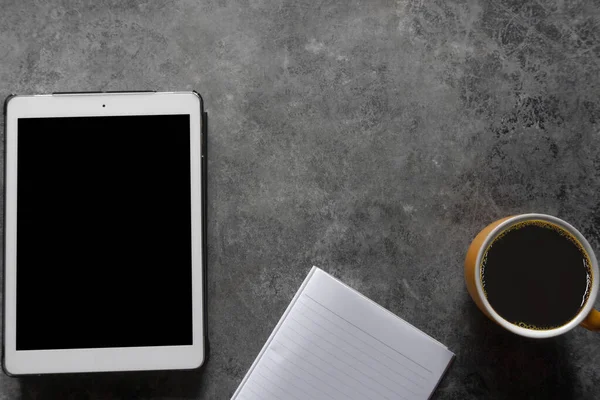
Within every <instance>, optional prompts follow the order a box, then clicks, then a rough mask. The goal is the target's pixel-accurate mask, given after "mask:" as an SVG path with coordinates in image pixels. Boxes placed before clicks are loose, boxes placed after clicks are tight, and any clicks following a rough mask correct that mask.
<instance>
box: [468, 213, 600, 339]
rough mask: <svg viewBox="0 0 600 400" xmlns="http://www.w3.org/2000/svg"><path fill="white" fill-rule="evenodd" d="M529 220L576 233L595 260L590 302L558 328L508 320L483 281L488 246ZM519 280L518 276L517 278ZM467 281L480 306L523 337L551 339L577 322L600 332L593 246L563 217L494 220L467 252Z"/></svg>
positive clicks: (521, 217) (574, 234) (597, 284)
mask: <svg viewBox="0 0 600 400" xmlns="http://www.w3.org/2000/svg"><path fill="white" fill-rule="evenodd" d="M529 220H541V221H546V222H549V223H551V224H554V225H557V226H558V227H560V228H562V229H564V230H566V231H567V232H569V233H570V234H572V235H573V236H574V237H575V238H576V239H577V240H578V241H579V242H580V243H581V245H582V246H583V248H584V250H585V251H586V253H587V254H588V256H589V259H590V261H591V264H592V265H591V272H592V277H591V281H592V283H591V290H590V294H589V297H588V300H587V302H586V304H585V305H584V306H583V307H582V308H581V310H579V313H578V314H577V315H576V316H575V318H573V319H572V320H571V321H569V322H568V323H566V324H564V325H562V326H559V327H557V328H552V329H547V330H536V329H527V328H524V327H521V326H518V325H515V324H514V323H511V322H509V321H507V320H506V319H504V318H502V317H501V316H500V315H499V314H498V313H497V312H496V311H495V310H494V309H493V308H492V307H491V306H490V303H489V302H488V300H487V298H486V296H485V294H484V291H483V284H482V281H481V263H482V257H483V255H484V254H485V252H486V250H487V249H488V247H489V245H490V244H491V243H492V242H493V240H494V239H495V238H496V236H498V235H499V234H500V233H501V232H504V231H505V230H506V229H507V228H509V227H511V226H513V225H515V224H517V223H519V222H524V221H529ZM515 279H518V277H515ZM465 281H466V284H467V289H468V291H469V294H470V295H471V297H472V298H473V300H474V301H475V303H476V304H477V307H479V309H480V310H481V311H483V312H484V313H485V315H487V316H488V317H489V318H490V319H492V320H493V321H495V322H496V323H498V324H499V325H501V326H502V327H504V328H506V329H507V330H509V331H511V332H513V333H516V334H518V335H521V336H526V337H531V338H540V339H541V338H548V337H552V336H558V335H562V334H563V333H565V332H567V331H570V330H571V329H573V328H574V327H576V326H577V325H581V326H583V327H585V328H587V329H589V330H592V331H600V311H597V310H595V309H594V308H593V306H594V301H595V300H596V296H597V295H598V286H599V283H600V274H599V272H598V261H596V256H595V255H594V251H593V250H592V247H591V246H590V244H589V243H588V241H587V240H586V239H585V237H584V236H583V235H582V234H581V233H580V232H579V231H578V230H577V229H575V228H574V227H573V226H572V225H570V224H568V223H567V222H565V221H563V220H562V219H560V218H556V217H553V216H550V215H545V214H521V215H515V216H512V217H506V218H503V219H499V220H498V221H495V222H492V223H491V224H489V225H488V226H486V227H485V228H484V229H483V230H482V231H481V232H479V234H478V235H477V236H476V237H475V239H473V242H471V246H469V250H468V251H467V257H466V258H465Z"/></svg>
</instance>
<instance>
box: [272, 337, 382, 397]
mask: <svg viewBox="0 0 600 400" xmlns="http://www.w3.org/2000/svg"><path fill="white" fill-rule="evenodd" d="M275 341H276V343H277V344H278V345H279V346H281V347H283V348H285V349H286V350H288V351H289V352H290V353H292V354H294V355H296V356H298V357H300V359H301V360H302V361H303V362H305V363H307V364H309V365H310V366H312V367H313V368H316V369H318V370H319V371H321V372H323V373H324V374H326V375H328V376H330V377H332V378H333V379H335V380H336V381H338V382H339V383H341V384H342V385H343V386H342V387H341V388H338V387H335V386H333V385H331V383H328V384H329V385H330V386H331V387H333V388H335V390H336V391H338V392H340V393H342V394H343V395H344V396H350V397H351V398H352V399H353V400H362V399H364V397H359V398H354V397H352V396H353V394H355V393H353V394H352V395H349V394H348V393H344V392H342V389H348V387H347V386H345V385H346V383H345V382H343V381H342V380H341V379H340V378H338V377H336V376H334V375H331V374H330V373H329V372H327V371H325V370H324V369H323V368H320V367H318V366H316V365H314V364H312V363H311V362H309V361H307V360H305V359H304V357H302V355H301V354H299V353H297V352H295V351H293V350H292V349H290V348H289V347H288V346H286V345H285V344H283V343H282V342H280V341H279V339H275ZM311 375H312V374H311ZM357 392H359V393H360V391H358V390H357ZM361 395H362V396H367V398H368V399H370V400H374V399H373V398H371V397H369V396H368V395H365V394H364V393H361Z"/></svg>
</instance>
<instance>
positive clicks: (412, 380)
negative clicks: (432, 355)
mask: <svg viewBox="0 0 600 400" xmlns="http://www.w3.org/2000/svg"><path fill="white" fill-rule="evenodd" d="M301 307H306V306H304V305H301ZM306 308H308V307H306ZM298 312H299V313H300V315H301V316H302V317H303V318H305V319H306V320H308V321H309V322H310V323H311V324H312V325H313V328H314V326H318V327H319V329H322V330H324V331H325V332H327V333H328V334H329V335H331V336H333V337H334V338H335V339H336V340H340V341H341V342H344V343H346V344H347V345H348V346H349V347H351V348H352V349H353V350H356V351H358V352H359V353H360V354H361V355H362V356H364V357H366V358H368V359H370V360H373V361H375V362H376V363H377V364H378V365H382V366H383V367H384V369H385V370H386V371H390V372H392V373H393V374H396V375H397V376H398V377H401V378H402V379H405V380H407V381H409V382H410V383H412V384H414V385H415V386H417V387H419V388H420V389H424V387H423V381H425V382H426V381H427V380H426V379H425V378H424V377H422V376H421V375H418V374H417V373H416V372H414V371H412V370H410V369H408V368H407V367H406V366H405V365H402V364H400V363H397V365H399V366H401V367H402V368H403V369H406V370H408V371H410V372H412V374H413V377H412V378H411V377H409V376H407V375H404V374H402V373H400V372H399V371H397V370H395V369H394V368H393V367H390V365H388V364H386V363H385V362H383V361H382V360H381V359H379V358H377V357H375V356H374V355H372V354H369V353H368V352H366V351H365V350H364V349H362V348H360V347H359V346H357V345H356V344H353V343H351V342H350V341H349V340H347V339H346V338H344V337H342V335H340V334H339V333H336V332H333V330H335V329H333V328H332V327H331V326H329V327H326V326H325V325H327V324H328V321H323V322H321V323H319V322H317V321H315V319H313V318H314V315H311V314H309V313H305V312H304V311H303V310H302V308H300V309H298ZM290 318H291V319H292V320H294V321H296V322H297V323H298V324H299V325H300V326H302V327H303V328H305V329H307V330H309V331H311V332H313V333H314V334H315V335H317V336H319V337H321V338H323V336H322V335H320V334H319V333H317V332H315V331H314V330H312V329H310V328H308V326H307V324H304V323H302V322H300V321H299V320H298V319H297V318H296V317H294V316H291V315H290ZM337 329H341V328H337ZM315 330H316V329H315ZM342 332H343V334H344V335H349V336H350V337H351V338H352V339H356V340H360V339H358V338H357V337H356V336H353V335H352V334H350V333H348V332H346V331H342ZM323 340H325V341H327V342H329V343H331V341H330V340H327V339H325V338H323ZM361 342H362V343H363V344H365V345H366V346H367V347H368V350H377V349H376V348H375V347H373V346H371V345H370V344H369V343H366V342H364V341H361ZM346 352H348V351H346ZM361 363H364V361H361ZM370 368H373V367H370ZM376 370H377V372H380V373H384V372H382V370H381V369H376ZM417 380H418V381H417Z"/></svg>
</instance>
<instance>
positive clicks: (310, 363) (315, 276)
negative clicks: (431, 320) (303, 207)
mask: <svg viewBox="0 0 600 400" xmlns="http://www.w3.org/2000/svg"><path fill="white" fill-rule="evenodd" d="M453 357H454V354H453V353H452V352H451V351H449V350H448V349H447V348H446V347H445V346H444V345H442V344H441V343H439V342H437V341H436V340H434V339H432V338H431V337H429V336H427V335H426V334H425V333H423V332H421V331H419V330H418V329H417V328H415V327H414V326H412V325H410V324H409V323H407V322H406V321H404V320H402V319H400V318H399V317H397V316H396V315H394V314H392V313H391V312H389V311H388V310H386V309H384V308H383V307H381V306H379V305H378V304H376V303H375V302H373V301H371V300H369V299H368V298H366V297H365V296H363V295H361V294H360V293H358V292H357V291H355V290H354V289H351V288H350V287H348V286H346V285H344V284H343V283H342V282H340V281H338V280H337V279H335V278H333V277H332V276H331V275H329V274H327V273H326V272H324V271H322V270H320V269H319V268H316V267H313V269H312V270H311V271H310V273H309V274H308V277H307V278H306V280H305V281H304V283H303V284H302V286H301V287H300V289H299V290H298V292H297V293H296V295H295V296H294V298H293V299H292V302H291V303H290V305H289V306H288V308H287V310H286V311H285V313H284V314H283V316H282V317H281V320H280V321H279V323H278V324H277V326H276V327H275V329H274V330H273V333H271V336H270V337H269V339H268V340H267V342H266V343H265V345H264V347H263V349H262V350H261V352H260V354H259V355H258V357H257V358H256V360H255V361H254V363H253V364H252V366H251V367H250V370H249V371H248V373H247V374H246V376H245V377H244V379H243V380H242V383H241V384H240V386H239V387H238V389H237V390H236V392H235V393H234V395H233V397H232V400H234V399H235V400H259V399H260V400H281V399H286V400H287V399H291V400H305V399H306V400H318V399H324V400H338V399H339V400H341V399H344V400H346V399H353V400H365V399H367V400H380V399H382V400H395V399H407V400H417V399H428V398H429V397H430V396H431V394H432V392H433V390H434V389H435V387H436V386H437V384H438V382H439V381H440V379H441V377H442V375H443V374H444V372H445V370H446V368H447V367H448V365H449V363H450V361H451V360H452V358H453Z"/></svg>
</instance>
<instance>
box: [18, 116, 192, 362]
mask: <svg viewBox="0 0 600 400" xmlns="http://www.w3.org/2000/svg"><path fill="white" fill-rule="evenodd" d="M17 179H18V200H17V327H16V335H17V337H16V341H17V343H16V344H17V350H44V349H76V348H107V347H137V346H169V345H191V344H192V281H191V271H192V267H191V251H192V250H191V246H192V243H191V213H190V207H191V198H190V197H191V194H190V193H191V191H190V120H189V115H157V116H119V117H77V118H71V117H69V118H34V119H19V120H18V178H17Z"/></svg>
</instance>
